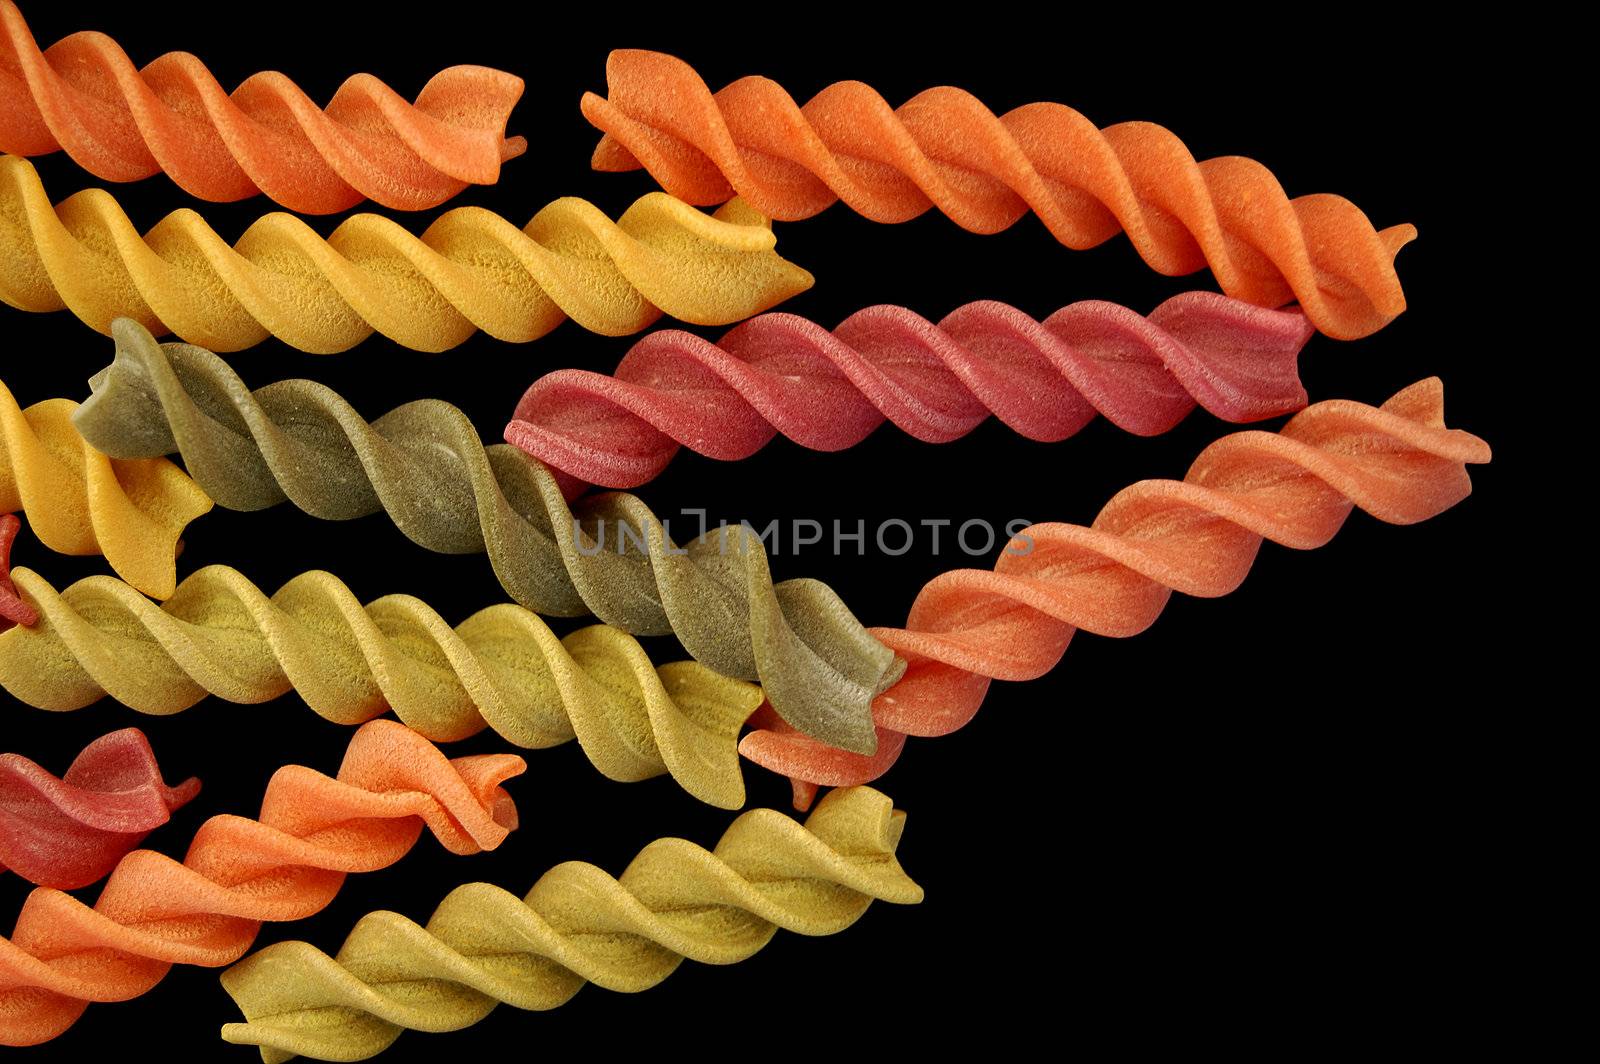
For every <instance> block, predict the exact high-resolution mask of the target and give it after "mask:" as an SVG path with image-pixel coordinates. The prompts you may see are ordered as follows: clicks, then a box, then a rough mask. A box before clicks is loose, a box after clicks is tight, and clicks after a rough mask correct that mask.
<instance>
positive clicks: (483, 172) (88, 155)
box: [0, 0, 528, 214]
mask: <svg viewBox="0 0 1600 1064" xmlns="http://www.w3.org/2000/svg"><path fill="white" fill-rule="evenodd" d="M521 95H522V79H521V78H519V77H515V76H514V75H511V74H507V73H504V72H502V71H499V70H490V69H488V68H487V67H475V66H456V67H450V68H449V69H447V70H442V71H440V72H439V73H438V74H436V75H435V76H434V77H433V79H432V80H431V81H429V82H428V84H427V85H425V86H423V89H422V92H421V93H420V94H418V96H417V98H416V101H415V102H414V103H408V102H407V101H406V100H405V98H404V97H402V96H400V95H399V94H398V93H396V92H395V91H394V90H393V89H391V88H389V86H387V85H385V84H384V83H383V82H381V81H379V80H378V79H377V78H375V77H373V76H372V75H371V74H356V75H354V76H353V77H351V78H349V79H348V80H347V81H345V83H344V84H343V85H341V86H340V87H339V91H338V92H336V93H335V94H334V96H333V99H332V100H330V101H329V102H328V105H327V107H325V108H324V107H318V106H317V104H316V103H315V102H313V101H312V100H311V98H310V97H308V96H307V95H306V94H305V93H304V92H302V91H301V90H300V87H299V86H297V85H296V84H295V83H294V82H292V81H290V80H289V79H288V78H287V77H286V76H284V75H283V74H279V73H277V72H275V71H269V72H266V73H261V74H256V75H254V76H252V77H250V78H247V79H245V81H244V82H243V83H242V84H240V86H239V87H238V88H237V89H234V90H233V92H232V93H228V92H226V91H224V90H223V88H222V86H221V85H219V84H218V83H217V79H216V78H215V77H213V76H212V74H211V71H209V70H207V69H206V66H205V64H204V63H202V62H201V61H200V60H199V59H197V58H196V57H195V56H192V55H190V54H188V53H187V52H168V53H167V54H166V55H163V56H161V57H159V58H157V59H156V60H154V61H153V62H151V63H150V64H149V65H148V66H146V67H144V68H143V69H142V70H141V69H139V68H138V67H135V66H134V65H133V61H132V60H130V59H129V58H128V56H127V54H126V53H125V52H123V50H122V49H121V48H120V47H118V46H117V42H115V41H113V40H112V39H111V38H110V37H107V36H106V35H105V34H103V33H94V32H83V33H74V34H72V35H71V36H70V37H65V38H63V39H62V40H59V41H57V42H56V43H55V44H53V45H51V46H50V47H49V48H46V49H45V50H43V51H40V49H39V45H38V43H37V42H36V41H35V40H34V38H33V34H32V33H31V32H29V30H28V24H27V22H25V21H24V20H23V17H22V12H21V11H19V10H18V9H17V5H16V4H14V3H13V2H12V0H0V151H6V152H11V153H14V154H16V155H46V154H49V153H50V152H55V151H63V150H64V151H65V152H66V153H67V154H68V155H70V156H71V157H72V158H73V160H74V161H75V162H76V163H77V164H78V165H79V166H82V167H83V168H84V169H85V170H88V171H89V172H90V173H92V174H94V175H95V176H96V177H98V178H100V179H102V180H104V181H137V180H139V179H141V178H145V177H149V176H150V175H152V174H156V173H161V172H165V173H166V174H167V175H168V176H170V177H171V178H172V180H173V181H174V182H176V183H177V184H178V185H179V186H181V187H182V188H183V189H184V191H186V192H188V193H189V194H190V195H192V196H195V197H197V198H199V199H203V200H239V199H245V198H246V197H249V196H254V195H257V194H265V195H266V196H268V197H270V198H271V199H273V200H276V201H277V202H278V203H281V204H282V205H283V206H284V207H286V208H288V209H289V210H291V211H295V212H297V213H300V214H331V213H332V212H334V211H342V210H346V209H348V208H350V207H353V206H355V205H356V204H357V203H360V202H361V201H362V200H363V199H370V200H372V201H374V202H376V203H380V204H382V205H383V206H385V207H391V208H395V209H397V210H411V211H415V210H422V209H424V208H427V207H435V206H438V205H439V204H441V203H443V202H444V201H445V200H447V199H449V198H450V197H452V196H454V195H455V194H456V193H458V192H460V191H461V190H462V189H463V188H466V187H467V185H469V184H475V185H490V184H493V183H494V182H495V181H497V180H499V177H500V164H501V163H503V162H505V161H506V160H508V159H513V158H515V157H516V156H518V155H521V154H522V153H523V152H524V151H526V150H527V146H528V145H527V142H526V141H525V140H523V139H522V138H521V137H512V138H510V139H507V137H506V136H505V128H506V119H507V117H509V115H510V114H511V109H512V108H513V107H514V106H516V103H517V99H518V98H519V97H520V96H521Z"/></svg>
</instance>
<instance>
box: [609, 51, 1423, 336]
mask: <svg viewBox="0 0 1600 1064" xmlns="http://www.w3.org/2000/svg"><path fill="white" fill-rule="evenodd" d="M606 80H607V85H608V90H607V91H608V95H606V96H603V97H602V96H598V95H596V94H594V93H588V94H586V95H585V96H584V97H583V113H584V115H585V117H587V118H588V119H589V121H590V122H592V123H593V124H594V125H595V126H597V127H598V128H599V129H601V130H602V131H603V132H604V134H605V136H604V137H603V138H602V140H601V141H600V144H599V146H598V147H597V148H596V149H595V152H594V166H595V168H596V169H598V170H633V169H637V168H639V167H644V168H645V169H646V170H648V171H649V172H650V174H651V175H652V176H653V177H654V178H655V179H656V180H657V181H658V182H660V184H661V187H662V188H664V189H666V190H667V191H668V192H671V193H672V194H673V195H674V196H677V197H679V198H680V199H683V200H686V201H688V202H690V203H697V204H711V203H721V202H723V201H724V200H727V199H729V198H730V197H732V196H733V195H735V194H737V195H739V196H740V197H741V198H742V199H743V200H745V201H746V202H748V203H749V204H750V206H752V207H754V208H755V209H756V210H758V211H760V212H761V213H762V214H764V215H766V216H768V217H771V218H775V219H778V220H781V221H790V220H794V219H799V218H809V217H811V216H812V215H814V214H816V213H817V212H819V211H821V210H823V209H824V208H825V207H827V206H828V205H830V204H832V203H834V202H836V201H839V200H843V201H844V203H845V204H846V205H847V206H848V207H850V208H851V209H852V210H855V211H857V212H859V213H861V214H863V215H865V216H866V217H868V218H871V219H873V220H874V221H879V222H903V221H906V220H908V219H911V218H915V217H916V216H917V215H919V214H922V213H923V212H924V211H926V210H928V209H929V208H930V207H937V208H938V209H939V210H940V211H942V212H943V213H944V214H946V215H948V216H949V217H950V218H951V219H952V220H954V221H955V222H956V223H957V224H958V225H960V226H962V227H963V228H965V229H969V230H972V231H973V232H978V233H993V232H997V231H999V230H1001V229H1005V228H1007V227H1008V226H1010V225H1011V224H1013V223H1014V222H1016V221H1017V220H1018V219H1019V218H1021V217H1022V216H1023V215H1025V214H1027V213H1029V212H1030V211H1031V212H1032V213H1034V214H1036V215H1038V217H1039V219H1040V221H1042V222H1043V223H1044V224H1045V225H1046V226H1047V227H1048V228H1049V229H1050V232H1051V233H1052V234H1053V235H1054V236H1055V237H1056V239H1057V240H1059V241H1061V243H1063V244H1065V245H1066V246H1067V247H1070V248H1075V249H1082V248H1089V247H1094V246H1095V245H1097V244H1100V243H1103V242H1104V241H1106V240H1109V239H1110V238H1111V237H1113V236H1115V235H1116V234H1117V233H1119V232H1122V233H1126V234H1127V235H1128V240H1129V241H1130V242H1131V243H1132V245H1133V247H1134V249H1135V250H1136V251H1138V253H1139V255H1140V256H1141V257H1142V258H1143V259H1144V260H1145V262H1147V263H1148V264H1149V265H1150V266H1151V267H1153V268H1154V269H1156V270H1158V271H1160V272H1161V273H1164V274H1169V275H1173V276H1178V275H1182V274H1188V273H1193V272H1195V271H1196V270H1200V269H1205V268H1207V267H1209V268H1210V269H1211V272H1212V273H1213V274H1214V275H1215V276H1216V278H1217V280H1218V282H1219V283H1220V284H1221V286H1222V290H1223V291H1224V292H1226V293H1227V294H1228V295H1231V296H1237V297H1238V298H1240V299H1245V300H1249V301H1250V302H1251V303H1258V304H1260V305H1262V306H1267V307H1275V306H1279V305H1281V304H1284V303H1288V302H1290V301H1291V300H1298V301H1299V303H1300V305H1301V306H1302V307H1303V308H1304V309H1305V312H1306V316H1307V317H1309V318H1310V319H1311V321H1312V322H1313V323H1314V324H1315V325H1316V327H1317V328H1318V329H1320V330H1321V331H1322V332H1324V333H1327V334H1328V335H1330V336H1334V337H1338V338H1340V339H1355V338H1358V337H1362V336H1366V335H1367V334H1369V333H1373V332H1376V331H1377V330H1379V329H1381V328H1383V326H1384V325H1386V324H1387V323H1388V322H1389V321H1391V320H1392V319H1393V318H1394V317H1395V316H1397V315H1398V314H1400V313H1401V311H1403V310H1404V309H1405V295H1404V293H1403V292H1402V291H1401V288H1400V280H1399V278H1398V277H1397V276H1396V274H1395V270H1394V256H1395V254H1396V252H1398V251H1399V250H1400V248H1401V247H1402V246H1403V245H1405V244H1406V243H1407V242H1408V241H1410V240H1412V239H1413V238H1414V237H1415V236H1416V230H1415V229H1414V228H1413V227H1411V226H1409V225H1398V226H1395V227H1393V228H1390V229H1385V230H1383V231H1382V232H1379V231H1378V230H1376V229H1374V228H1373V225H1372V223H1371V222H1370V221H1368V220H1367V216H1366V215H1365V214H1364V213H1362V211H1361V209H1360V208H1358V207H1357V206H1356V205H1355V204H1353V203H1351V202H1350V201H1349V200H1346V199H1344V198H1342V197H1340V196H1334V195H1327V194H1319V195H1310V196H1299V197H1296V198H1294V199H1290V198H1289V196H1288V195H1287V194H1286V193H1285V192H1284V190H1283V187H1282V186H1281V185H1279V183H1278V181H1277V179H1276V178H1275V177H1273V176H1272V173H1271V172H1270V171H1269V170H1268V169H1267V168H1266V167H1265V166H1262V165H1261V164H1260V163H1258V162H1255V161H1254V160H1252V159H1246V158H1241V157H1238V156H1227V157H1223V158H1216V159H1206V160H1204V161H1202V162H1197V161H1196V160H1195V158H1194V156H1192V155H1191V154H1190V153H1189V150H1188V149H1187V148H1185V147H1184V145H1183V142H1182V141H1180V140H1179V139H1178V138H1177V137H1176V136H1175V135H1173V134H1172V133H1171V132H1169V131H1168V130H1166V129H1164V128H1162V127H1161V126H1158V125H1155V124H1154V123H1150V122H1122V123H1119V124H1117V125H1113V126H1107V127H1106V128H1104V129H1096V128H1095V126H1094V124H1093V123H1092V122H1090V121H1089V120H1088V119H1086V118H1084V117H1083V115H1081V114H1079V113H1078V112H1077V111H1074V110H1073V109H1072V108H1070V107H1065V106H1062V105H1061V104H1056V103H1033V104H1026V105H1024V106H1022V107H1018V108H1016V109H1015V110H1013V111H1009V112H1007V113H1006V114H1004V115H999V116H996V115H995V114H994V113H993V112H992V111H990V110H989V109H988V108H987V107H985V106H984V105H983V103H982V102H981V101H980V100H978V99H977V98H976V97H974V96H973V95H971V94H970V93H967V92H963V91H962V90H961V89H955V88H950V87H948V86H944V87H940V88H934V89H928V90H926V91H925V92H921V93H918V94H917V95H916V96H914V97H912V98H911V99H910V100H908V101H907V102H906V103H905V104H903V105H901V106H900V107H898V108H893V107H890V105H889V103H888V102H887V101H886V100H884V98H883V97H882V96H880V95H878V93H877V92H875V91H874V90H873V89H872V88H871V87H869V86H867V85H863V84H862V83H861V82H859V81H841V82H838V83H836V84H833V85H830V86H828V87H827V88H825V89H823V90H822V91H821V92H819V93H818V94H817V95H816V96H815V97H813V98H812V99H811V100H810V101H809V102H807V103H806V104H805V105H804V106H801V105H799V104H797V103H796V102H795V101H794V99H793V98H792V97H790V95H789V94H788V93H787V92H785V91H784V90H783V88H782V87H781V86H779V85H778V84H777V83H776V82H773V81H771V80H769V79H767V78H761V77H745V78H740V79H739V80H738V81H735V82H733V83H732V84H731V85H729V86H727V87H726V88H724V89H722V90H721V91H719V92H716V93H712V92H711V90H710V89H709V88H708V87H707V86H706V84H705V82H704V81H702V80H701V78H700V76H699V75H698V74H696V73H695V72H694V70H693V68H691V67H690V66H689V65H688V64H686V63H684V62H683V61H682V60H679V59H675V58H673V57H672V56H670V55H663V54H661V53H660V52H648V51H638V50H633V49H624V50H619V51H615V52H612V53H611V56H610V58H609V59H608V60H607V62H606Z"/></svg>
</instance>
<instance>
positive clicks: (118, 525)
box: [0, 382, 211, 598]
mask: <svg viewBox="0 0 1600 1064" xmlns="http://www.w3.org/2000/svg"><path fill="white" fill-rule="evenodd" d="M77 409H78V404H77V403H75V402H73V401H72V400H70V399H47V400H45V401H44V402H40V403H34V404H33V405H32V406H29V407H27V408H26V409H24V408H22V407H20V406H18V405H17V401H16V399H15V398H13V397H12V394H11V390H10V389H9V388H7V387H6V386H5V384H4V383H3V382H0V511H12V510H21V511H22V512H23V513H24V514H26V515H27V518H28V526H29V527H30V528H31V529H32V530H33V534H34V535H35V536H38V537H39V541H40V542H41V543H43V544H44V545H45V546H46V547H49V548H50V549H51V550H53V551H57V552H58V553H61V554H75V555H85V554H88V555H94V554H99V555H104V556H105V559H106V561H107V562H108V563H110V565H111V568H112V569H113V570H114V571H115V572H116V573H117V575H119V576H121V577H122V578H123V579H124V580H126V581H128V583H130V584H132V585H133V586H134V587H137V588H138V589H139V590H140V591H143V592H144V593H145V594H147V595H153V596H155V597H156V598H166V597H167V596H168V595H170V594H172V590H173V588H174V587H175V586H177V580H178V568H177V552H178V546H179V543H178V537H179V536H181V535H182V534H183V530H184V528H185V527H187V526H188V524H189V522H190V521H192V520H194V519H195V518H196V517H199V516H200V515H202V514H204V513H205V512H206V511H208V510H210V509H211V499H210V497H208V496H207V495H206V493H205V492H204V491H202V490H201V489H200V486H199V485H198V484H196V483H195V482H194V481H193V480H191V479H189V477H187V476H186V475H184V472H183V470H181V469H179V468H178V467H177V466H175V465H173V464H172V463H171V462H169V461H167V460H166V459H165V458H160V457H154V456H152V457H149V458H135V459H127V460H119V459H112V458H107V457H106V456H105V455H104V454H101V453H100V452H99V451H97V450H95V449H94V448H93V447H91V446H89V445H88V444H87V443H85V442H84V441H83V438H82V437H80V436H79V435H78V430H77V429H75V428H73V426H72V415H73V414H74V413H76V412H77ZM11 534H12V535H15V534H16V533H15V531H13V532H12V533H11Z"/></svg>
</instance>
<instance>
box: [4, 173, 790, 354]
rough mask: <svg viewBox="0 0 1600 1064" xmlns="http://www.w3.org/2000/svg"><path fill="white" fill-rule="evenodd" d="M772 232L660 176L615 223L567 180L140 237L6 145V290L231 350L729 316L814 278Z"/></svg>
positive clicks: (740, 209)
mask: <svg viewBox="0 0 1600 1064" xmlns="http://www.w3.org/2000/svg"><path fill="white" fill-rule="evenodd" d="M773 247H774V238H773V235H772V230H771V229H770V228H769V227H768V226H767V224H766V220H765V219H764V218H761V217H759V216H757V215H755V214H753V213H752V212H751V211H750V210H749V209H748V208H747V207H744V206H743V205H742V204H738V203H733V204H729V205H728V206H726V207H724V208H722V209H721V210H720V211H718V212H717V216H716V217H713V216H711V215H708V214H704V213H702V212H700V211H698V210H696V209H695V208H693V207H690V206H688V205H687V204H684V203H682V202H680V201H679V200H675V199H673V198H672V197H671V196H668V195H665V194H663V193H660V192H652V193H649V194H647V195H645V196H642V197H641V198H640V199H639V200H637V201H636V202H635V203H634V204H633V206H631V207H629V208H628V209H627V211H626V212H624V213H623V215H622V217H621V218H619V219H617V220H616V221H614V222H613V221H612V220H611V219H610V218H607V217H606V216H605V215H604V214H603V213H601V211H600V209H599V208H597V207H596V206H594V205H593V204H592V203H589V202H588V201H587V200H581V199H577V198H574V197H567V198H565V199H559V200H556V201H554V202H553V203H551V204H550V205H549V206H547V207H545V208H544V209H543V210H541V211H540V212H539V213H538V214H536V215H534V217H533V220H532V221H530V222H529V223H528V224H527V225H526V226H524V227H523V228H522V229H518V228H517V227H516V226H514V225H512V224H511V223H510V222H508V221H506V220H505V219H504V218H501V217H500V216H499V215H497V214H493V213H491V212H489V211H486V210H483V209H482V208H480V207H457V208H455V209H454V210H451V211H447V212H445V213H444V214H443V215H441V216H440V217H439V218H438V219H437V220H436V221H435V222H434V223H433V224H432V225H430V226H429V227H428V228H427V230H426V231H425V232H424V233H423V234H422V235H421V236H420V237H418V236H414V235H412V234H411V233H410V232H409V231H407V230H406V229H404V228H402V227H401V226H399V225H398V224H396V223H395V222H393V221H390V220H389V219H388V218H385V217H382V216H380V215H376V214H357V215H353V216H351V217H349V218H346V219H345V220H344V221H343V222H342V223H340V225H339V227H338V228H337V229H335V230H334V231H333V233H332V235H330V236H329V237H328V238H327V239H326V240H324V239H323V238H322V237H321V236H319V235H317V233H316V232H315V231H314V230H312V228H311V227H310V226H308V225H307V224H306V223H305V222H303V221H301V220H300V219H299V218H296V217H295V216H294V215H291V214H283V213H277V214H268V215H265V216H264V217H262V218H260V219H258V220H257V221H256V222H255V223H253V224H252V225H251V226H250V227H249V228H248V229H246V230H245V232H244V235H243V236H241V237H240V238H239V239H238V241H236V242H235V243H234V244H233V245H232V246H229V244H228V243H227V242H226V241H225V240H223V239H222V237H220V236H218V235H217V233H216V232H215V231H214V230H212V228H211V227H210V226H208V225H207V224H206V223H205V221H204V219H202V218H201V217H200V215H198V214H196V213H195V212H194V211H191V210H187V209H184V210H177V211H174V212H172V213H171V214H169V215H167V216H166V218H164V219H162V220H161V221H160V222H158V223H157V224H156V226H155V227H154V228H153V229H151V230H150V231H149V232H148V233H145V234H144V235H143V236H140V235H139V232H138V230H137V229H135V228H134V227H133V223H132V222H130V221H129V220H128V216H127V215H125V214H124V213H123V212H122V208H121V207H119V206H118V205H117V201H116V200H115V199H114V198H113V197H112V196H111V195H110V193H107V192H105V191H103V190H101V189H95V188H91V189H85V190H84V191H82V192H79V193H76V194H75V195H72V196H69V197H68V198H67V199H65V200H63V201H62V202H61V203H59V204H56V205H55V206H51V204H50V199H49V197H48V196H47V195H46V194H45V191H44V187H43V185H41V184H40V182H39V175H38V173H37V172H36V171H35V170H34V168H33V165H32V164H31V163H29V162H28V161H27V160H26V159H21V158H18V157H17V156H14V155H8V156H5V157H3V158H0V301H4V302H6V303H8V304H10V305H11V306H13V307H19V308H21V309H22V310H31V311H54V310H61V309H63V308H65V309H69V310H71V311H72V312H73V313H74V314H76V315H77V316H78V317H79V318H81V319H82V320H83V321H84V322H85V323H87V324H88V325H89V326H90V327H92V328H94V329H97V330H99V331H100V332H109V331H110V329H111V322H112V320H113V319H115V318H118V317H123V316H126V317H130V318H134V319H136V320H138V321H139V322H140V323H142V324H143V325H144V326H145V327H146V328H148V329H152V330H154V331H156V332H158V333H160V332H171V333H175V334H176V335H178V336H180V337H182V338H183V339H185V340H188V341H190V342H191V343H197V344H203V345H204V346H206V347H209V348H211V349H213V350H216V351H237V350H239V349H241V348H245V347H249V346H251V345H252V344H256V343H260V342H261V341H262V340H264V339H266V338H267V337H268V336H276V337H277V338H278V339H280V340H282V341H283V342H284V343H286V344H289V345H290V346H292V347H297V348H299V349H300V350H302V351H310V352H313V353H316V354H332V353H335V352H339V351H344V350H347V349H349V348H351V347H354V346H355V345H356V344H358V343H360V342H361V341H362V340H365V339H366V338H367V337H368V336H370V335H372V333H373V332H374V331H377V332H379V333H382V334H383V335H384V336H387V337H389V338H390V339H391V340H393V341H395V342H396V343H398V344H401V345H402V346H404V347H410V348H413V349H415V350H418V351H444V350H446V349H448V348H451V347H454V346H456V345H457V344H459V343H461V342H462V341H463V340H465V339H466V338H467V337H468V336H470V335H472V333H473V331H474V330H477V329H482V330H483V331H484V332H486V333H488V334H490V335H491V336H493V337H495V338H496V339H499V340H507V341H511V342H515V343H521V342H524V341H528V340H536V339H538V338H539V337H541V336H543V335H544V334H546V333H548V332H549V331H550V330H551V329H554V328H555V327H556V326H557V325H559V324H561V323H562V322H563V321H565V320H567V318H569V317H570V318H572V319H573V320H574V321H576V322H577V323H578V324H579V325H581V326H582V327H584V328H585V329H589V330H590V331H592V332H598V333H604V334H606V335H608V336H623V335H627V334H629V333H635V332H638V331H639V330H641V329H643V328H645V327H646V326H647V325H649V324H651V323H652V322H654V321H655V320H656V319H657V318H659V317H660V316H661V315H662V314H663V313H665V314H669V315H671V316H673V317H675V318H679V319H682V320H683V321H687V322H692V323H694V324H697V325H730V324H732V323H733V322H736V321H741V320H743V319H745V318H747V317H749V316H750V315H752V314H757V313H759V312H761V311H763V310H766V309H767V308H769V307H771V306H773V305H774V304H776V303H779V302H782V301H783V300H785V299H787V298H789V297H790V296H792V295H795V294H796V293H798V292H803V291H804V290H806V289H807V288H809V287H811V275H810V274H809V273H807V272H806V271H805V270H802V269H800V268H799V267H798V266H795V265H794V264H792V263H790V262H787V261H785V260H784V259H783V258H781V257H779V255H778V254H777V252H776V251H774V250H773Z"/></svg>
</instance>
